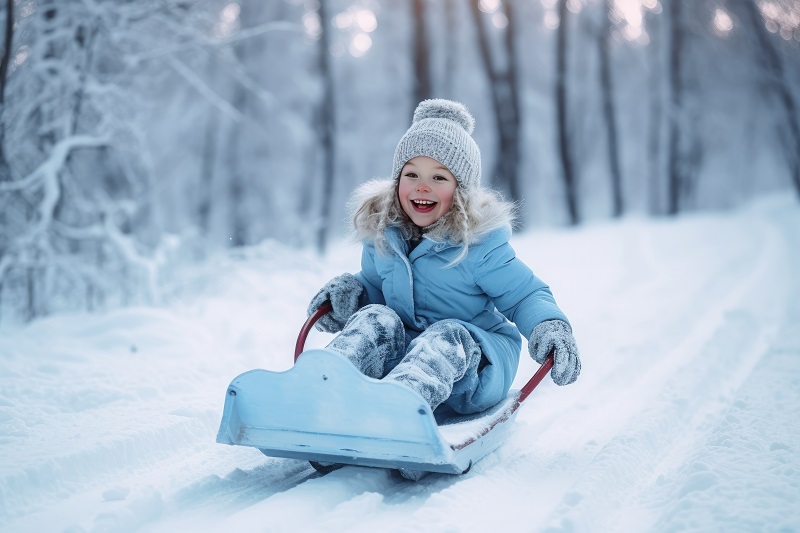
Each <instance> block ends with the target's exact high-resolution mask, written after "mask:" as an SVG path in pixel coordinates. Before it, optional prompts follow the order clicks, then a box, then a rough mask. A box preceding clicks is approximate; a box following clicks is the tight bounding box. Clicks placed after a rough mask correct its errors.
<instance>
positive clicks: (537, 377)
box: [294, 301, 553, 411]
mask: <svg viewBox="0 0 800 533" xmlns="http://www.w3.org/2000/svg"><path fill="white" fill-rule="evenodd" d="M332 310H333V306H332V305H331V303H330V302H329V301H325V302H324V303H323V304H322V305H321V306H320V307H319V309H317V310H316V311H315V312H314V313H313V314H312V315H311V316H310V317H308V320H306V322H305V324H303V327H302V328H301V329H300V335H298V336H297V344H295V346H294V360H295V362H297V358H298V357H300V354H301V353H303V347H304V346H305V345H306V338H307V337H308V333H309V331H311V328H312V327H313V326H314V324H316V322H317V320H319V319H320V318H322V317H323V316H325V315H327V314H328V313H330V312H331V311H332ZM551 368H553V350H551V351H550V353H549V354H547V357H546V358H545V360H544V363H543V364H542V366H540V367H539V370H537V371H536V373H534V374H533V376H532V377H531V379H529V380H528V382H527V383H526V384H525V386H524V387H522V389H521V390H520V391H519V398H518V399H517V402H516V405H515V406H514V409H513V410H514V411H516V409H517V407H519V404H521V403H522V402H524V401H525V398H527V397H528V396H529V395H530V393H531V392H533V389H535V388H536V386H537V385H538V384H539V383H541V381H542V380H543V379H544V377H545V376H546V375H547V372H549V371H550V369H551Z"/></svg>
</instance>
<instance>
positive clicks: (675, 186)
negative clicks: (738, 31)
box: [667, 0, 687, 215]
mask: <svg viewBox="0 0 800 533" xmlns="http://www.w3.org/2000/svg"><path fill="white" fill-rule="evenodd" d="M682 4H683V2H682V0H672V2H670V3H669V4H668V8H669V24H670V53H669V85H668V87H669V146H668V150H669V152H668V155H667V165H668V171H667V179H668V204H667V213H668V214H670V215H674V214H676V213H678V211H680V209H681V193H682V190H683V188H684V187H685V186H686V179H687V178H686V169H685V161H684V154H683V152H682V150H681V135H682V115H683V105H684V80H683V60H684V57H683V56H684V47H685V39H686V36H685V33H684V27H683V14H682Z"/></svg>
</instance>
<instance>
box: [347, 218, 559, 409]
mask: <svg viewBox="0 0 800 533" xmlns="http://www.w3.org/2000/svg"><path fill="white" fill-rule="evenodd" d="M385 236H386V239H387V243H388V245H389V246H388V250H386V251H384V252H378V251H377V250H376V247H375V245H374V243H373V242H372V241H370V240H366V241H364V247H363V253H362V257H361V271H360V272H359V273H357V274H356V278H357V279H358V280H359V281H360V282H361V284H362V285H364V287H365V289H366V290H365V291H364V293H363V295H362V301H361V302H360V304H361V306H364V305H367V304H384V305H387V306H389V307H391V308H392V309H393V310H394V311H395V312H396V313H397V314H398V315H399V316H400V318H401V319H402V321H403V324H404V325H405V327H406V330H407V335H408V337H409V340H410V339H411V338H414V337H416V336H417V335H419V333H421V332H422V331H423V330H425V329H426V328H427V327H428V326H430V325H431V324H433V323H434V322H437V321H439V320H444V319H456V320H458V321H459V322H461V323H462V324H464V326H465V327H467V329H468V330H469V331H470V333H471V334H472V336H473V337H474V338H475V340H476V341H477V342H478V343H479V344H480V346H481V350H482V351H483V354H484V355H485V356H486V358H487V359H488V361H489V363H491V364H489V365H486V366H485V367H484V368H483V369H482V370H481V371H480V373H479V375H478V377H477V382H470V380H469V379H466V378H465V379H463V380H461V381H459V382H457V383H456V384H455V387H454V388H453V393H452V395H451V396H450V398H449V399H448V400H447V404H448V405H450V406H451V407H453V408H454V409H455V410H457V411H459V412H462V413H469V412H478V411H482V410H484V409H486V408H488V407H491V406H492V405H494V404H496V403H497V402H499V401H500V400H502V399H503V398H504V397H505V396H506V394H507V393H508V390H509V388H510V387H511V384H512V381H513V380H514V376H515V374H516V372H517V367H518V365H519V356H520V349H521V347H522V341H521V339H520V334H522V335H524V336H525V338H526V339H527V338H530V334H531V331H532V330H533V328H534V327H536V325H537V324H539V323H540V322H542V321H544V320H551V319H559V320H563V321H565V322H566V321H567V318H566V316H564V313H562V312H561V310H560V309H559V308H558V306H557V305H556V303H555V299H554V298H553V294H552V293H551V292H550V288H549V287H548V286H547V285H546V284H545V283H544V282H543V281H542V280H540V279H539V278H537V277H536V276H535V275H534V274H533V272H532V271H531V270H530V268H528V267H527V266H526V265H525V264H524V263H523V262H522V261H521V260H519V259H518V258H517V257H516V254H515V252H514V249H513V248H512V247H511V245H510V244H509V242H508V240H509V238H510V236H511V232H510V230H509V229H508V228H498V229H494V230H493V231H491V232H489V233H487V234H485V235H483V236H481V238H480V239H479V240H478V241H477V242H475V243H473V244H471V245H470V247H469V251H468V254H467V256H466V258H464V260H462V261H461V262H459V263H457V264H456V265H455V266H450V265H451V262H452V261H453V260H454V259H455V258H456V257H457V256H458V255H459V253H460V252H461V250H462V247H461V246H460V245H456V244H452V243H449V242H438V241H434V240H433V239H431V238H429V237H427V236H426V237H425V238H424V239H423V240H422V242H421V243H420V244H419V245H418V246H417V247H416V248H414V249H413V251H412V252H411V253H410V254H408V252H407V251H408V243H407V241H406V240H404V239H403V237H402V236H401V233H400V231H399V229H398V228H396V227H389V228H387V229H386V230H385ZM509 321H511V322H513V324H512V323H511V322H509ZM473 381H475V380H474V379H473Z"/></svg>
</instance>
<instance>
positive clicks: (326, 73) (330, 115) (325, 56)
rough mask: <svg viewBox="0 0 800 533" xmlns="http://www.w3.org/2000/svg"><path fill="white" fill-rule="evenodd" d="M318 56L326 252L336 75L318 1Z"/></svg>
mask: <svg viewBox="0 0 800 533" xmlns="http://www.w3.org/2000/svg"><path fill="white" fill-rule="evenodd" d="M319 20H320V28H321V30H320V36H319V55H318V58H317V65H318V68H319V72H320V77H321V78H322V85H323V93H322V102H321V105H320V108H319V111H318V119H317V128H318V131H319V137H320V146H321V149H322V197H321V198H322V201H321V202H320V221H319V228H318V230H317V249H318V250H319V252H320V253H324V252H325V249H326V247H327V245H328V240H329V238H330V235H329V233H330V227H331V226H332V221H331V220H330V218H331V211H332V209H331V207H332V206H331V204H332V203H333V186H334V183H335V181H336V176H335V175H334V174H335V167H336V161H335V153H334V144H333V132H334V130H335V120H336V117H335V115H334V105H335V102H334V92H333V91H334V87H333V72H332V71H331V64H330V52H329V51H328V48H329V46H330V43H329V35H328V0H320V2H319Z"/></svg>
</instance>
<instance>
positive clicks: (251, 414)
mask: <svg viewBox="0 0 800 533" xmlns="http://www.w3.org/2000/svg"><path fill="white" fill-rule="evenodd" d="M326 312H327V310H326V308H324V307H323V308H321V309H320V311H318V312H317V314H316V315H314V316H312V317H311V318H309V320H308V321H307V322H306V324H305V325H304V327H303V331H301V334H300V337H299V338H298V344H297V353H296V354H295V356H296V362H295V365H294V366H293V367H292V368H291V369H289V370H287V371H285V372H272V371H269V370H251V371H249V372H245V373H244V374H241V375H239V376H238V377H236V379H234V380H233V382H232V383H231V384H230V386H229V387H228V390H227V394H226V397H225V407H224V412H223V415H222V422H221V423H220V428H219V433H218V435H217V442H219V443H223V444H236V445H240V446H253V447H255V448H258V449H260V450H261V451H262V452H263V453H264V454H266V455H268V456H274V457H287V458H293V459H305V460H309V461H311V462H312V463H338V464H350V465H360V466H372V467H382V468H392V469H401V470H406V471H417V472H441V473H449V474H461V473H464V472H466V471H467V470H469V468H470V467H471V466H472V465H473V464H474V463H475V462H477V461H478V460H480V459H481V458H483V457H484V456H485V455H486V454H488V453H490V452H491V451H493V450H495V449H496V448H497V447H498V446H499V445H500V444H502V442H503V441H504V440H505V438H506V436H507V434H508V431H509V428H510V426H511V422H512V421H513V419H514V418H515V416H516V412H517V409H518V408H519V406H520V404H521V403H522V401H524V400H525V398H526V397H527V396H528V394H530V392H531V391H532V390H533V388H534V387H536V385H538V383H539V382H540V381H541V380H542V378H543V377H544V376H545V375H546V373H547V371H548V370H549V369H550V367H551V366H552V357H548V359H547V360H546V361H545V364H544V365H542V366H541V367H540V368H539V370H538V371H537V372H536V374H535V375H534V376H533V378H531V380H530V381H529V382H528V384H527V385H525V387H523V388H522V390H519V391H512V392H511V393H510V394H509V395H508V396H507V397H506V399H505V400H504V401H502V402H500V403H499V404H498V405H496V406H494V407H493V408H491V409H489V410H487V411H484V412H482V413H479V414H478V415H471V416H459V415H456V414H455V413H451V414H450V415H448V414H445V413H442V411H443V409H441V408H440V409H439V410H437V416H436V417H435V416H434V413H433V412H432V411H431V408H430V406H429V405H428V404H427V403H426V402H425V400H424V399H423V398H422V397H421V396H420V395H419V394H417V393H416V392H415V391H413V390H412V389H410V388H408V387H406V386H405V385H402V384H399V383H396V382H388V381H380V380H376V379H373V378H370V377H367V376H365V375H363V374H362V373H361V372H359V371H358V369H356V368H355V367H354V366H353V365H352V364H351V363H350V361H348V360H347V358H345V357H344V356H342V355H339V354H336V353H333V352H330V351H327V350H309V351H305V352H303V351H302V347H303V345H304V343H305V337H306V335H307V334H308V330H309V329H310V326H311V325H312V324H313V323H314V322H315V321H316V320H317V319H318V318H319V317H320V316H322V315H324V314H325V313H326ZM300 352H302V353H300ZM298 354H299V357H297V356H298ZM437 417H438V420H437Z"/></svg>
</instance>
